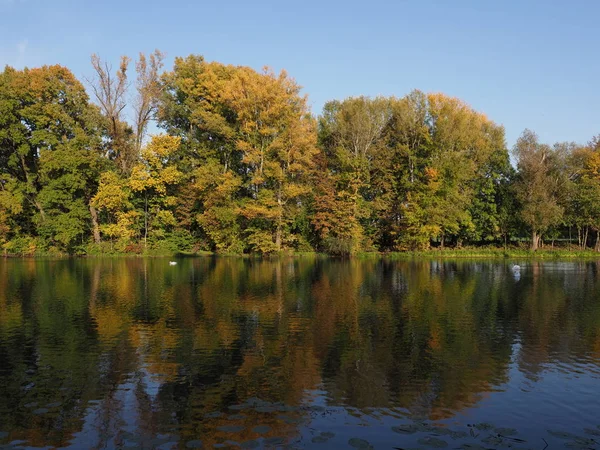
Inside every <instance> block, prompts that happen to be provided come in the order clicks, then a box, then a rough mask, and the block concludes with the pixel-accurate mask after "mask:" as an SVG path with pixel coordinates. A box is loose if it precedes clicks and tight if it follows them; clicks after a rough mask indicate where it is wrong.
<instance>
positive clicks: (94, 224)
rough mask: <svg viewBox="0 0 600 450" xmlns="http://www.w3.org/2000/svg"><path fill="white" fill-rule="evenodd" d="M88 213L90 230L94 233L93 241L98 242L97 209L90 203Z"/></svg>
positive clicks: (99, 240)
mask: <svg viewBox="0 0 600 450" xmlns="http://www.w3.org/2000/svg"><path fill="white" fill-rule="evenodd" d="M90 215H91V216H92V232H93V233H94V242H95V243H96V244H99V243H100V242H101V239H100V226H99V225H98V211H96V208H94V207H93V206H92V205H90Z"/></svg>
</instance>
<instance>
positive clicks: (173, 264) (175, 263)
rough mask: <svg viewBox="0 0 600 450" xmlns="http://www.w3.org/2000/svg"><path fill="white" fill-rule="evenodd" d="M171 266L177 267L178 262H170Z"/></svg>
mask: <svg viewBox="0 0 600 450" xmlns="http://www.w3.org/2000/svg"><path fill="white" fill-rule="evenodd" d="M169 265H170V266H176V265H177V261H169Z"/></svg>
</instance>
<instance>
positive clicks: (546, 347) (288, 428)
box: [0, 258, 600, 450]
mask: <svg viewBox="0 0 600 450" xmlns="http://www.w3.org/2000/svg"><path fill="white" fill-rule="evenodd" d="M521 265H522V270H521V273H520V276H518V275H515V274H514V273H513V271H512V270H511V267H510V265H509V264H507V263H505V262H503V261H496V262H494V261H471V262H468V261H465V262H435V261H417V262H405V261H404V262H394V261H332V260H316V259H315V260H312V259H280V260H272V261H260V260H250V259H236V258H220V259H216V258H215V259H213V258H199V259H184V260H180V261H179V263H178V265H176V266H170V265H169V264H168V261H166V260H163V259H98V260H58V261H42V260H6V261H0V446H2V445H6V446H9V447H12V446H17V447H18V446H23V447H47V448H54V447H71V448H127V447H131V448H162V449H167V448H200V447H203V448H219V447H230V448H239V447H242V448H269V447H286V448H287V447H297V448H306V447H310V448H323V449H327V448H352V447H355V448H370V447H373V448H388V449H391V448H402V449H408V448H434V447H440V448H442V447H447V448H449V449H454V448H465V449H468V448H470V449H479V448H508V447H513V448H533V449H539V450H541V449H543V448H545V447H546V445H548V447H547V448H563V447H565V446H567V447H571V448H598V447H599V445H598V442H600V427H599V426H600V280H599V271H600V262H565V263H558V262H548V263H537V262H525V263H521Z"/></svg>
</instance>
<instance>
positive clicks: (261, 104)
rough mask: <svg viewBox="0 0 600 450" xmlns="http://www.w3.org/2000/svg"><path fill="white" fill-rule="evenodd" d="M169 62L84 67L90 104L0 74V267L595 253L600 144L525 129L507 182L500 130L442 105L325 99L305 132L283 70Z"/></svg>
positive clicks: (301, 104) (303, 102) (430, 98)
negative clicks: (51, 262) (232, 257)
mask: <svg viewBox="0 0 600 450" xmlns="http://www.w3.org/2000/svg"><path fill="white" fill-rule="evenodd" d="M163 58H164V55H163V54H162V53H161V52H158V51H156V52H154V53H153V54H151V55H149V56H146V55H143V54H141V55H140V56H139V59H138V61H137V62H136V64H135V70H136V73H137V78H136V82H135V83H133V84H132V83H130V82H129V81H128V79H129V78H128V77H129V73H130V71H129V64H130V59H129V58H127V57H123V58H122V59H121V61H120V64H119V65H118V68H117V69H116V71H113V69H112V66H111V65H110V64H108V63H107V62H105V61H103V60H101V59H100V58H99V57H98V56H96V55H94V56H93V57H92V66H93V69H94V72H95V73H96V75H97V76H96V77H95V78H94V79H90V80H87V87H88V89H87V91H86V87H84V85H83V84H82V83H80V82H79V81H78V80H77V79H76V78H75V77H74V76H73V74H72V73H71V72H70V71H69V70H68V69H67V68H64V67H61V66H44V67H41V68H34V69H24V70H15V69H13V68H10V67H7V68H6V69H5V70H4V71H3V72H2V73H0V245H1V246H2V250H3V252H4V253H5V254H34V253H43V252H63V253H103V252H127V251H136V252H152V251H170V252H176V251H197V250H206V251H214V252H219V253H232V254H242V253H258V254H269V253H277V252H282V251H289V252H293V251H295V252H306V251H322V252H327V253H330V254H336V255H348V254H354V253H357V252H365V251H398V250H417V249H426V248H429V247H432V246H436V247H444V246H448V245H450V246H461V245H465V244H469V245H482V244H496V245H507V244H508V243H510V242H511V239H513V240H514V239H515V238H520V237H526V236H530V240H531V242H532V244H533V247H534V248H537V247H539V246H540V245H543V243H544V242H548V241H550V242H552V243H553V242H554V240H556V239H560V238H563V239H564V238H566V236H567V235H568V236H571V237H572V236H573V235H575V234H576V235H577V236H578V244H579V245H580V246H581V247H585V246H587V245H590V244H591V245H595V247H596V249H600V238H597V239H596V243H595V244H594V243H593V242H591V243H589V242H588V241H590V240H591V239H593V238H594V237H597V236H599V235H600V234H599V233H600V209H599V208H598V207H597V206H596V205H598V204H600V202H599V201H598V200H600V175H599V173H600V169H598V168H599V167H600V162H599V161H600V156H598V155H599V154H600V148H599V147H600V146H599V145H598V141H597V140H592V142H591V143H590V144H589V145H585V146H578V145H575V144H571V143H559V144H555V145H554V146H549V145H545V144H542V143H540V142H538V138H537V136H536V135H535V134H534V133H532V132H530V131H526V132H525V133H524V134H523V136H522V137H521V138H520V139H519V141H518V142H517V144H516V146H515V149H514V156H515V160H514V161H515V163H516V169H515V168H514V167H513V165H512V164H511V162H510V158H509V152H508V150H507V148H506V142H505V138H504V129H503V127H502V126H500V125H498V124H496V123H494V122H492V121H491V120H489V119H488V118H487V117H486V116H485V115H483V114H481V113H479V112H477V111H475V110H473V109H472V108H471V107H470V106H468V105H467V104H465V103H464V102H463V101H461V100H459V99H456V98H452V97H448V96H446V95H444V94H439V93H434V94H425V93H423V92H420V91H413V92H411V93H409V94H408V95H406V96H405V97H402V98H396V97H388V98H383V97H377V98H367V97H353V98H348V99H345V100H342V101H338V100H334V101H331V102H328V103H327V104H326V105H325V107H324V109H323V112H322V113H321V115H320V116H318V117H315V116H313V114H312V113H311V111H310V109H309V107H308V105H307V98H306V97H305V96H304V95H303V94H302V93H301V88H300V86H299V85H298V84H297V83H296V82H295V81H294V80H293V79H292V78H291V77H290V76H289V75H288V74H287V73H285V72H281V73H274V72H273V71H271V70H269V69H264V70H262V71H256V70H253V69H251V68H249V67H241V66H231V65H224V64H221V63H218V62H207V61H205V60H204V58H203V57H201V56H197V55H191V56H188V57H185V58H176V59H175V64H174V67H173V69H172V70H170V71H165V72H163V71H162V69H163V62H162V61H163ZM131 86H133V89H134V92H133V93H129V92H128V90H127V89H128V88H129V89H131ZM88 92H90V93H91V96H89V95H88ZM130 98H133V101H132V102H129V100H128V99H130ZM130 103H131V104H130ZM128 111H129V113H131V116H132V117H133V119H132V120H131V121H128V120H127V116H128ZM152 121H154V122H155V123H156V125H157V126H158V128H159V129H160V130H161V131H160V132H159V133H157V134H156V133H155V134H153V135H150V136H149V135H147V130H148V128H149V125H150V123H151V122H152ZM572 240H573V238H572Z"/></svg>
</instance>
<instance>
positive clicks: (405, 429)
mask: <svg viewBox="0 0 600 450" xmlns="http://www.w3.org/2000/svg"><path fill="white" fill-rule="evenodd" d="M392 431H394V432H396V433H400V434H414V433H416V432H417V431H418V430H417V427H416V426H415V425H397V426H395V427H392Z"/></svg>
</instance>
